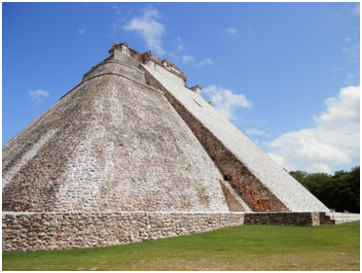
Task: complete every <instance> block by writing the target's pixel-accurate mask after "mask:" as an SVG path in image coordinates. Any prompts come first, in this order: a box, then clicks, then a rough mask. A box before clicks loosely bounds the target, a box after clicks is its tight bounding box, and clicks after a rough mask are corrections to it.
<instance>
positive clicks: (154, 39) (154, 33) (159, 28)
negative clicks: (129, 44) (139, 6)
mask: <svg viewBox="0 0 362 273" xmlns="http://www.w3.org/2000/svg"><path fill="white" fill-rule="evenodd" d="M159 17H160V13H159V11H158V10H157V9H154V8H147V9H144V12H143V16H142V17H135V18H133V19H132V20H131V21H130V22H129V23H128V24H127V25H126V26H124V27H123V29H124V30H127V31H135V32H136V33H138V34H140V35H141V37H142V38H143V39H145V40H146V47H148V48H149V49H150V50H154V51H155V52H156V54H158V55H164V54H165V53H166V52H165V51H164V50H163V48H162V35H163V34H164V33H165V27H164V26H163V25H162V24H161V23H160V22H157V21H156V19H157V18H159Z"/></svg>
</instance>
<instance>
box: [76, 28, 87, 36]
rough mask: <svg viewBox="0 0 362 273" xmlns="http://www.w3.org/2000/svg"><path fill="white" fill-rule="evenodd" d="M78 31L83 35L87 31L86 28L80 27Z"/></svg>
mask: <svg viewBox="0 0 362 273" xmlns="http://www.w3.org/2000/svg"><path fill="white" fill-rule="evenodd" d="M77 32H78V33H79V34H81V35H82V34H84V33H85V28H78V29H77Z"/></svg>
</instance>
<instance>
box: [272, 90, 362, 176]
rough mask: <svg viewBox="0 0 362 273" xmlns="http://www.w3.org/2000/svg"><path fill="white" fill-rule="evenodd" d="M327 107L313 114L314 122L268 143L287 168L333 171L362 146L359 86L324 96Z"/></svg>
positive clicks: (278, 160) (355, 153)
mask: <svg viewBox="0 0 362 273" xmlns="http://www.w3.org/2000/svg"><path fill="white" fill-rule="evenodd" d="M325 103H326V106H327V109H326V111H325V112H323V113H321V114H320V115H318V116H314V117H313V118H314V122H315V126H314V127H312V128H306V129H302V130H299V131H293V132H289V133H286V134H283V135H282V136H280V137H278V138H277V139H275V140H273V141H272V142H270V143H267V144H266V145H267V147H268V148H269V149H270V152H269V153H268V154H269V156H270V157H271V158H273V159H274V160H275V161H276V162H277V163H279V164H280V165H282V166H283V167H284V168H286V169H287V170H288V171H291V170H298V169H299V170H303V171H307V172H326V173H332V168H333V167H337V166H338V165H344V164H351V163H352V160H353V158H359V154H360V153H359V150H360V144H359V143H360V87H359V86H350V87H346V88H342V89H341V90H340V93H339V94H338V96H337V97H331V98H328V99H327V100H325Z"/></svg>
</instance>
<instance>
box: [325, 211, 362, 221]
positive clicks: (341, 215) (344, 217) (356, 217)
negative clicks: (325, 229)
mask: <svg viewBox="0 0 362 273" xmlns="http://www.w3.org/2000/svg"><path fill="white" fill-rule="evenodd" d="M326 214H327V215H328V216H329V217H330V218H331V220H333V221H334V223H335V224H341V223H347V222H354V221H360V214H359V213H348V212H329V213H326Z"/></svg>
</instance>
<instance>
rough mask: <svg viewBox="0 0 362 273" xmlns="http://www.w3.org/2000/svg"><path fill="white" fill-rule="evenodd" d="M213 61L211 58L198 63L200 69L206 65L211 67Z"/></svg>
mask: <svg viewBox="0 0 362 273" xmlns="http://www.w3.org/2000/svg"><path fill="white" fill-rule="evenodd" d="M211 64H212V60H211V59H210V58H206V59H205V60H203V61H201V62H199V63H198V65H197V66H198V67H201V66H204V65H211Z"/></svg>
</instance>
